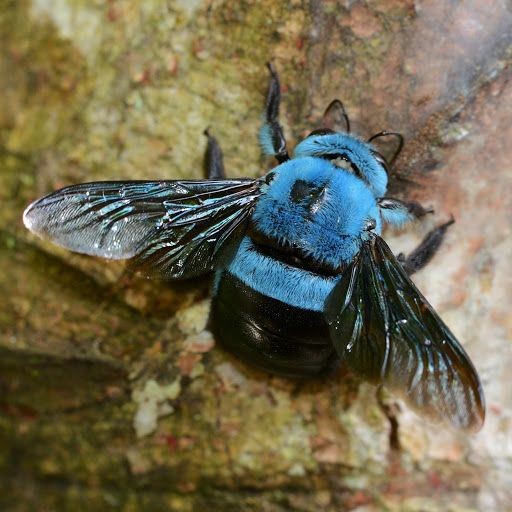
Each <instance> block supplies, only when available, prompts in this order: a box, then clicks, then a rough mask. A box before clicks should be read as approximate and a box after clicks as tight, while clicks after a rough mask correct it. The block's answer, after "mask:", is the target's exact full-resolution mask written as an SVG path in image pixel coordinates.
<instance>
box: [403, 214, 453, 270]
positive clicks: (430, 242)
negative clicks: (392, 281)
mask: <svg viewBox="0 0 512 512" xmlns="http://www.w3.org/2000/svg"><path fill="white" fill-rule="evenodd" d="M454 222H455V220H454V219H453V217H452V218H451V219H450V220H449V221H448V222H445V223H444V224H441V225H440V226H437V227H436V228H434V229H432V230H431V231H429V232H428V233H427V234H426V235H425V237H424V238H423V240H422V241H421V243H420V245H418V247H416V249H414V250H413V251H412V252H411V253H410V254H409V255H408V256H407V257H406V256H405V255H404V254H403V253H400V254H399V255H398V258H397V259H398V261H399V262H400V263H401V264H402V266H403V268H404V270H405V271H406V272H407V275H409V276H410V275H411V274H414V272H417V271H418V270H420V269H422V268H423V267H424V266H425V265H426V264H427V263H428V262H429V261H430V260H431V259H432V258H433V257H434V254H435V253H436V252H437V250H438V249H439V247H441V243H442V242H443V238H444V235H445V233H446V230H447V229H448V226H451V225H452V224H453V223H454Z"/></svg>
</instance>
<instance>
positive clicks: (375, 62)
mask: <svg viewBox="0 0 512 512" xmlns="http://www.w3.org/2000/svg"><path fill="white" fill-rule="evenodd" d="M270 58H272V59H273V60H274V63H275V65H276V67H277V68H278V69H279V71H280V75H281V80H282V89H283V105H282V120H283V124H284V127H285V132H286V135H287V137H288V138H289V139H290V141H292V140H297V139H298V138H300V137H301V136H303V135H304V134H306V133H307V132H308V130H310V129H311V127H314V126H315V125H316V124H317V123H318V120H319V118H320V117H321V114H322V112H323V109H324V108H325V106H326V105H327V104H328V103H329V101H330V100H331V99H333V98H335V97H339V98H341V99H342V100H343V101H344V103H345V106H346V108H347V110H348V112H349V114H350V118H351V121H352V126H353V131H355V132H357V133H360V134H361V135H363V136H365V137H366V136H368V135H370V134H372V133H375V132H377V131H380V130H382V129H389V130H392V129H394V130H399V131H401V132H402V133H403V134H404V136H405V137H406V141H407V143H406V146H405V149H404V151H403V153H402V155H401V157H400V158H399V160H398V162H397V165H396V173H395V180H394V182H393V183H394V185H393V186H392V189H391V195H394V196H398V197H402V198H408V199H415V200H419V201H421V202H423V203H424V204H426V205H431V206H433V207H434V209H435V216H433V217H431V218H429V219H427V220H426V221H425V222H423V223H421V224H420V225H417V226H416V227H415V229H413V230H409V231H407V232H404V233H387V235H386V238H387V239H388V240H390V243H391V245H392V247H393V248H394V249H395V250H396V251H397V252H398V251H400V250H402V249H405V250H407V249H408V248H411V247H413V246H414V244H415V243H417V242H418V241H419V240H420V239H421V236H422V235H423V234H424V233H425V232H426V231H427V230H428V229H429V228H430V227H432V226H433V225H434V224H436V223H438V222H439V221H440V220H445V219H447V218H448V217H449V216H450V215H453V216H454V217H455V219H456V224H455V225H454V226H453V227H452V228H451V229H450V231H449V235H448V236H447V240H446V243H445V244H444V246H443V248H442V250H441V251H440V252H439V254H438V255H437V256H436V257H435V259H434V260H433V261H432V263H431V264H430V265H429V266H428V267H427V268H426V269H425V270H423V271H422V272H421V273H419V274H418V275H417V276H415V281H416V283H417V284H418V286H419V287H420V289H422V291H423V292H424V294H425V295H426V296H427V297H428V298H429V300H430V301H431V302H432V304H433V305H434V306H435V307H436V308H437V310H438V311H439V312H440V314H441V315H442V316H443V318H444V319H445V320H446V322H447V323H448V324H449V325H450V326H451V328H452V330H453V331H454V333H455V334H456V335H457V336H458V337H459V339H460V340H461V341H462V342H463V344H464V346H465V347H466V349H467V351H468V352H469V354H470V355H471V357H472V359H473V361H474V362H475V365H476V366H477V368H478V370H479V373H480V375H481V378H482V381H483V385H484V388H485V392H486V397H487V403H488V410H487V420H486V424H485V426H484V428H483V429H482V431H481V432H480V433H478V434H477V435H465V434H461V433H457V432H451V431H449V430H447V429H446V428H444V427H440V426H432V425H429V424H427V423H426V422H425V421H423V420H422V419H419V418H418V417H416V416H414V415H413V414H412V413H410V412H408V411H407V409H405V408H404V407H402V406H399V405H398V406H397V405H396V404H395V403H394V401H393V399H392V398H389V397H387V398H386V403H387V404H388V407H386V408H385V410H383V409H382V408H381V407H379V405H378V403H377V400H376V398H375V390H374V389H373V388H371V387H370V386H367V385H358V383H357V382H355V381H354V380H353V379H352V378H350V377H349V376H346V375H338V376H336V377H335V378H329V379H324V380H322V381H320V382H315V383H301V384H298V383H296V382H290V381H287V380H282V379H276V378H270V377H268V376H266V375H265V374H262V373H259V372H257V371H254V370H252V369H250V368H248V367H247V366H245V365H243V364H241V363H240V362H238V361H237V360H236V359H234V358H233V357H231V356H230V355H228V354H226V353H224V352H222V351H221V350H220V349H218V348H214V341H213V339H212V338H211V336H210V335H209V333H208V331H205V330H204V327H205V325H206V318H207V311H208V299H207V294H208V286H209V285H208V281H207V280H197V281H195V282H193V283H183V284H179V285H172V286H171V285H166V284H162V283H155V282H147V281H140V280H139V281H137V280H134V279H128V278H127V277H126V276H125V275H124V274H123V267H122V265H120V264H113V263H105V262H103V261H100V260H95V259H93V258H87V257H82V256H78V255H72V254H70V253H68V252H66V251H63V250H59V249H56V248H55V247H53V246H51V245H50V244H47V243H44V242H41V241H40V240H37V239H35V237H33V236H31V235H30V234H28V233H27V232H26V230H25V229H24V228H23V226H22V222H21V214H22V211H23V208H24V207H25V205H26V204H27V203H28V202H29V201H31V200H33V199H35V198H36V197H38V196H40V195H42V194H44V193H47V192H49V191H51V190H54V189H55V188H58V187H61V186H64V185H66V184H71V183H77V182H81V181H93V180H104V179H166V178H167V179H169V178H199V177H201V175H202V171H201V165H202V155H203V150H204V147H205V142H206V141H205V140H204V137H203V136H202V132H203V130H204V129H205V127H207V126H210V127H211V128H212V131H213V132H214V133H215V135H216V136H217V137H218V139H219V140H220V142H221V144H222V147H223V149H224V152H225V160H226V166H227V169H228V172H229V174H230V176H253V177H254V176H257V175H259V174H261V173H262V172H263V171H264V170H266V169H268V168H269V166H270V165H272V164H271V163H270V162H268V161H267V160H265V159H263V158H262V157H261V156H260V154H259V148H258V144H257V141H256V133H257V130H258V126H259V122H260V115H261V107H262V103H263V95H264V92H265V90H266V83H267V76H266V72H265V68H264V63H265V62H266V61H267V60H268V59H270ZM511 62H512V7H511V5H510V3H509V2H507V1H506V0H498V1H496V2H493V3H492V7H489V3H488V2H486V1H484V0H472V1H469V2H461V3H451V2H445V1H440V0H433V1H431V2H419V1H416V2H415V1H412V0H410V1H409V0H403V1H398V0H377V1H375V2H366V3H365V2H349V1H341V0H332V1H326V2H320V1H317V0H310V1H309V2H306V1H300V0H293V1H291V2H280V1H278V2H276V1H274V2H269V1H266V0H264V1H260V2H256V1H250V0H244V1H234V0H224V1H210V0H208V1H207V0H204V1H202V0H197V1H194V2H184V1H179V0H176V1H167V2H165V1H163V0H145V1H144V2H139V1H136V0H123V1H120V0H111V1H108V2H99V1H90V2H85V1H81V0H5V2H4V7H3V8H2V9H1V12H0V91H1V94H0V185H1V186H0V263H1V264H0V268H1V269H2V270H1V271H0V292H1V296H2V302H1V306H0V508H1V509H2V510H6V511H24V510H35V509H37V510H48V511H50V510H59V511H63V510H95V511H97V510H122V511H132V510H133V511H135V510H176V511H192V510H212V511H213V510H218V511H230V510H233V511H235V510H236V511H238V510H248V511H249V510H254V511H259V510H264V511H272V512H274V511H276V512H277V511H284V510H301V511H317V510H325V511H338V510H358V511H360V512H363V511H365V512H368V511H380V510H389V511H393V510H403V511H408V512H409V511H411V512H413V511H415V512H416V511H417V512H419V511H427V510H428V511H470V510H471V511H477V510H493V511H505V510H512V508H511V505H510V504H511V503H512V491H511V489H512V476H511V475H512V394H511V392H510V389H511V386H510V379H511V377H510V374H509V373H508V372H509V371H510V368H511V367H512V316H511V315H510V312H509V309H510V303H509V302H508V301H509V300H510V297H511V294H512V280H511V277H510V276H511V275H512V266H511V263H510V262H511V261H512V244H511V224H512V223H511V220H512V146H511V145H510V144H509V142H508V141H510V140H511V139H512V123H511V122H510V121H511V119H512V70H511V67H510V64H511ZM241 142H243V144H241Z"/></svg>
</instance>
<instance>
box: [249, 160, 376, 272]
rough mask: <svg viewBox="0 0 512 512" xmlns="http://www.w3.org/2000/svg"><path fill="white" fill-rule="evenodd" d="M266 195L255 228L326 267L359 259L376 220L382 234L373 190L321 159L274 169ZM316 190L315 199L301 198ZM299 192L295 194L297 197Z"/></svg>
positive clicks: (254, 218)
mask: <svg viewBox="0 0 512 512" xmlns="http://www.w3.org/2000/svg"><path fill="white" fill-rule="evenodd" d="M273 172H274V178H273V180H272V181H271V182H270V184H269V185H267V186H265V188H264V189H263V190H262V195H261V196H260V198H259V200H258V203H257V205H256V208H255V209H254V212H253V214H252V223H253V224H254V226H255V228H256V229H257V230H258V231H259V232H261V233H263V234H264V235H265V236H267V237H269V238H270V239H272V240H275V241H277V242H278V244H291V245H292V246H294V247H298V248H300V249H301V251H302V252H304V253H305V254H307V255H308V256H312V257H313V258H314V259H315V260H316V261H318V262H320V263H327V264H328V265H330V266H332V267H338V266H340V264H341V263H348V262H350V261H351V260H352V259H353V258H354V256H355V255H356V254H357V252H358V250H359V247H360V243H361V239H362V236H363V234H364V231H363V230H364V227H365V225H366V224H367V222H368V220H370V219H373V220H374V221H375V222H376V224H377V226H376V229H375V231H376V232H377V233H380V224H381V220H380V215H379V211H378V207H377V203H376V200H375V197H374V195H373V193H372V192H371V190H370V188H369V187H368V185H367V184H366V183H365V182H364V181H363V180H361V179H360V178H358V177H356V176H355V175H353V174H351V173H350V172H348V171H346V170H344V169H340V168H338V167H336V166H335V165H333V164H332V163H331V162H329V161H327V160H324V159H321V158H313V157H306V158H294V159H292V160H289V161H288V162H285V163H283V164H281V165H279V166H278V167H276V168H275V169H274V171H273ZM297 183H300V184H301V186H302V187H301V189H300V190H302V189H304V188H305V189H306V190H307V187H308V186H310V187H311V190H312V192H313V195H314V196H315V197H314V198H313V199H312V198H311V197H310V196H308V195H307V194H304V195H305V197H304V198H303V199H301V198H300V197H299V198H297V193H296V190H297ZM294 191H295V192H294Z"/></svg>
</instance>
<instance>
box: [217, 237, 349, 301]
mask: <svg viewBox="0 0 512 512" xmlns="http://www.w3.org/2000/svg"><path fill="white" fill-rule="evenodd" d="M227 270H228V272H230V273H231V274H233V275H234V276H235V277H237V278H238V279H240V280H241V281H242V282H243V283H245V284H246V285H247V286H250V287H251V288H252V289H253V290H256V291H258V292H260V293H262V294H264V295H267V296H269V297H272V298H274V299H277V300H280V301H281V302H285V303H286V304H289V305H291V306H295V307H297V308H302V309H308V310H311V311H323V310H324V302H325V299H326V298H327V296H328V295H329V293H330V292H331V291H332V289H333V288H334V286H335V285H336V283H337V282H338V281H339V279H340V278H341V275H340V276H339V277H338V276H337V277H325V276H320V275H318V274H313V273H312V272H307V271H306V270H302V269H298V268H295V267H291V266H288V265H285V264H284V263H281V262H279V261H276V260H274V259H273V258H270V257H268V256H265V255H263V254H261V253H260V252H258V251H257V250H255V248H254V245H253V243H252V241H251V239H250V238H249V237H247V236H246V237H244V239H243V240H242V242H241V244H240V246H239V248H238V252H237V254H236V257H235V258H234V259H233V260H232V261H231V264H230V265H229V266H228V268H227ZM220 275H221V272H217V274H216V279H215V281H218V278H219V277H220Z"/></svg>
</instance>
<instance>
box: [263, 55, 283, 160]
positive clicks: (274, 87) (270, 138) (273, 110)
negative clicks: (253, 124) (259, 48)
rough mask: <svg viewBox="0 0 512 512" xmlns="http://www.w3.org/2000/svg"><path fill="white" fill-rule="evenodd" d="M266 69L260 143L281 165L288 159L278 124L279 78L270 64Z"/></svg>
mask: <svg viewBox="0 0 512 512" xmlns="http://www.w3.org/2000/svg"><path fill="white" fill-rule="evenodd" d="M267 67H268V69H269V71H270V83H269V86H268V92H267V99H266V101H265V121H264V124H263V126H262V127H261V129H260V143H261V146H262V147H263V151H264V152H265V153H266V154H268V155H273V156H275V157H276V159H277V161H278V162H279V163H280V164H281V163H283V162H286V160H289V159H290V157H289V156H288V151H287V149H286V140H285V138H284V135H283V129H282V127H281V125H280V124H279V102H280V101H281V91H280V85H279V77H278V76H277V73H276V70H275V69H274V66H272V64H271V63H270V62H269V63H268V64H267Z"/></svg>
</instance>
